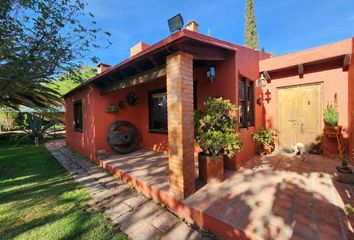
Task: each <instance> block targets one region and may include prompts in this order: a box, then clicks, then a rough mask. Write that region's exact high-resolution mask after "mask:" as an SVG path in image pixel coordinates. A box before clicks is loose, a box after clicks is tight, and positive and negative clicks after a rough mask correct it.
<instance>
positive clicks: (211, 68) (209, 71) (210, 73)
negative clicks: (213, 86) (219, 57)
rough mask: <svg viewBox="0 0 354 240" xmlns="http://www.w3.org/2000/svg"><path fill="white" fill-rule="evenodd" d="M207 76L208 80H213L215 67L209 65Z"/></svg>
mask: <svg viewBox="0 0 354 240" xmlns="http://www.w3.org/2000/svg"><path fill="white" fill-rule="evenodd" d="M207 78H208V80H209V81H210V82H213V81H214V78H215V67H210V68H209V70H208V72H207Z"/></svg>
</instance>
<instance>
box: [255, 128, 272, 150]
mask: <svg viewBox="0 0 354 240" xmlns="http://www.w3.org/2000/svg"><path fill="white" fill-rule="evenodd" d="M252 138H253V141H255V142H258V143H260V144H261V145H262V146H272V145H273V143H274V139H273V133H272V132H271V131H267V130H266V129H265V128H260V129H259V132H258V133H255V134H253V137H252Z"/></svg>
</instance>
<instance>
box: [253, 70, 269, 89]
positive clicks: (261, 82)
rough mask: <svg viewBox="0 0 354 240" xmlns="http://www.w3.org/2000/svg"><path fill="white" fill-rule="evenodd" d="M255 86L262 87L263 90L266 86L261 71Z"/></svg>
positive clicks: (265, 80)
mask: <svg viewBox="0 0 354 240" xmlns="http://www.w3.org/2000/svg"><path fill="white" fill-rule="evenodd" d="M256 86H257V87H260V88H262V90H263V91H264V90H265V88H266V86H267V79H266V78H265V76H264V74H263V73H261V77H260V78H259V79H258V80H257V83H256Z"/></svg>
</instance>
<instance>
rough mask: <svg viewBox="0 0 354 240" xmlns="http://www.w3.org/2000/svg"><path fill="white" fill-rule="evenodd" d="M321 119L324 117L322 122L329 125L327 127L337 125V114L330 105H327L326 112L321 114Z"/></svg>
mask: <svg viewBox="0 0 354 240" xmlns="http://www.w3.org/2000/svg"><path fill="white" fill-rule="evenodd" d="M323 117H324V121H325V123H326V124H327V125H329V126H337V125H338V119H339V113H338V111H337V109H336V108H335V107H334V106H333V105H331V104H328V105H327V107H326V110H325V112H324V114H323Z"/></svg>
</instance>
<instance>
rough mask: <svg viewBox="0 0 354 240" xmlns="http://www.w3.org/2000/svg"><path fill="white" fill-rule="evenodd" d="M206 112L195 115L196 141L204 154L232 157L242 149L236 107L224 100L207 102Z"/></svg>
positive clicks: (205, 103) (215, 99)
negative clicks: (237, 129)
mask: <svg viewBox="0 0 354 240" xmlns="http://www.w3.org/2000/svg"><path fill="white" fill-rule="evenodd" d="M204 105H205V107H206V109H205V110H201V111H196V113H195V122H194V123H195V128H194V129H195V140H196V142H197V144H198V145H199V146H200V147H201V148H202V149H203V153H204V154H206V155H212V156H221V155H223V154H224V155H226V156H228V157H232V156H234V155H235V154H236V152H237V151H239V150H240V149H241V147H242V143H241V141H240V137H239V134H238V133H237V131H236V127H237V123H238V122H237V118H236V109H237V108H236V106H235V105H234V104H232V103H231V102H230V100H224V99H223V98H221V97H220V98H208V99H206V100H205V102H204Z"/></svg>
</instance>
